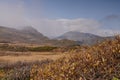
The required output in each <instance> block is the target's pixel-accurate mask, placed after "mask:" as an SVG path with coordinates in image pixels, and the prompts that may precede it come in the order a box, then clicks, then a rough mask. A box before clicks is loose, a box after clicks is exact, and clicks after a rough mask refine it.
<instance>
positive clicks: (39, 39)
mask: <svg viewBox="0 0 120 80" xmlns="http://www.w3.org/2000/svg"><path fill="white" fill-rule="evenodd" d="M0 42H1V43H2V42H12V43H14V42H15V43H31V44H32V43H33V44H40V45H52V46H70V45H77V44H78V42H76V41H72V40H66V39H65V40H52V39H49V38H48V37H46V36H44V35H43V34H42V33H40V32H38V31H37V30H36V29H34V28H33V27H30V26H28V27H24V28H23V29H21V30H18V29H14V28H8V27H3V26H0Z"/></svg>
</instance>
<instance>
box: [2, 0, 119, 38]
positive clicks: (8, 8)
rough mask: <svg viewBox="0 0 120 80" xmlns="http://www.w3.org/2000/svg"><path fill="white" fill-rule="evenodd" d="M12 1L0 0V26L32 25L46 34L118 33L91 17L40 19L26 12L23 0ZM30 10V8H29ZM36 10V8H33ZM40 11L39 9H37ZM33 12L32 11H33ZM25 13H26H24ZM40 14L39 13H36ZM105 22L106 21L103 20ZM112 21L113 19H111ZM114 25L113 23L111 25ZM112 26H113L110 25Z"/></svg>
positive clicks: (18, 26) (112, 17)
mask: <svg viewBox="0 0 120 80" xmlns="http://www.w3.org/2000/svg"><path fill="white" fill-rule="evenodd" d="M11 1H12V2H11V3H10V2H0V26H7V27H13V28H16V27H17V28H20V27H21V26H29V25H31V26H33V27H34V28H36V29H37V30H38V31H39V32H41V33H43V34H44V35H46V36H50V37H51V36H52V37H53V36H54V37H55V36H59V35H62V34H63V33H65V32H68V31H79V32H87V33H93V34H97V35H102V36H108V35H114V34H118V33H120V30H119V29H118V28H119V27H118V28H117V30H112V29H110V28H109V27H107V28H104V27H102V26H103V24H102V23H101V22H100V21H97V20H93V19H84V18H78V19H62V18H61V19H43V18H42V19H41V18H36V17H35V16H36V15H30V14H28V12H31V11H28V8H26V6H25V4H24V2H23V0H19V1H18V0H11ZM29 10H30V9H29ZM33 11H38V10H33ZM38 12H40V11H38ZM33 13H34V12H33ZM26 14H27V15H26ZM38 16H40V14H39V15H38ZM118 17H119V16H115V15H112V16H108V17H107V19H115V18H118ZM105 22H106V21H105ZM112 22H113V21H112ZM112 26H114V24H113V25H112ZM112 28H113V27H112Z"/></svg>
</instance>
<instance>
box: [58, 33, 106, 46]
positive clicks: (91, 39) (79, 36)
mask: <svg viewBox="0 0 120 80" xmlns="http://www.w3.org/2000/svg"><path fill="white" fill-rule="evenodd" d="M56 39H58V40H62V39H68V40H74V41H80V42H81V43H82V44H85V45H92V44H96V43H97V42H100V41H103V40H104V39H105V38H104V37H101V36H97V35H94V34H90V33H82V32H77V31H69V32H67V33H64V34H63V35H61V36H59V37H57V38H56Z"/></svg>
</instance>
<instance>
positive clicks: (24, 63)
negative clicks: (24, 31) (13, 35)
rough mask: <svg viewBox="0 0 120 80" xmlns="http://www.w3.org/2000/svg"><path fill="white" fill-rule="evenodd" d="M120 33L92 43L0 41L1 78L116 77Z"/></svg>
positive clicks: (119, 72) (89, 79)
mask: <svg viewBox="0 0 120 80" xmlns="http://www.w3.org/2000/svg"><path fill="white" fill-rule="evenodd" d="M119 79H120V36H116V38H115V39H114V40H106V41H103V42H102V43H99V44H95V45H92V46H70V47H51V46H21V45H12V44H9V43H1V44H0V80H119Z"/></svg>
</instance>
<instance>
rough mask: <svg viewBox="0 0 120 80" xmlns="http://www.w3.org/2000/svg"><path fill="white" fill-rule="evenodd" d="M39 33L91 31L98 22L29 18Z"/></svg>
mask: <svg viewBox="0 0 120 80" xmlns="http://www.w3.org/2000/svg"><path fill="white" fill-rule="evenodd" d="M29 23H31V25H32V26H35V28H37V29H38V30H39V31H40V32H41V33H43V34H45V35H47V36H58V35H62V34H63V33H65V32H68V31H80V32H88V33H91V32H93V31H95V30H97V29H98V28H99V27H100V23H99V22H98V21H96V20H91V19H82V18H79V19H42V20H34V19H32V20H30V21H29Z"/></svg>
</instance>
